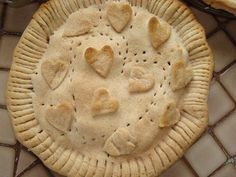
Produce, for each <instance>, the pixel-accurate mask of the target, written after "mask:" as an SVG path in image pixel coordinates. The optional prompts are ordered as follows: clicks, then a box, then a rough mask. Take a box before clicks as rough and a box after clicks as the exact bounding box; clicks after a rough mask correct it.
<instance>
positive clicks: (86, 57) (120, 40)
mask: <svg viewBox="0 0 236 177" xmlns="http://www.w3.org/2000/svg"><path fill="white" fill-rule="evenodd" d="M112 9H114V10H113V11H112ZM165 29H166V30H165ZM158 32H159V33H158ZM158 37H161V38H158ZM212 69H213V62H212V55H211V51H210V49H209V47H208V44H207V43H206V39H205V34H204V30H203V29H202V27H201V26H200V25H199V24H198V22H196V20H195V18H194V17H193V15H192V14H191V12H190V11H189V10H188V9H187V8H186V7H185V6H184V5H183V4H182V3H180V2H179V1H176V0H155V1H127V2H126V1H124V2H105V1H102V2H101V1H99V2H98V1H82V0H68V1H64V0H51V1H49V2H47V3H46V4H43V5H42V6H41V7H40V9H39V10H38V11H37V12H36V14H35V15H34V16H33V19H32V20H31V22H30V24H29V25H28V27H27V29H26V31H25V32H24V34H23V36H22V38H21V40H20V42H19V43H18V45H17V47H16V49H15V52H14V60H13V64H12V67H11V71H10V76H9V81H8V87H7V103H8V110H9V112H10V115H11V117H12V122H13V125H14V129H15V133H16V136H17V138H18V140H19V141H20V142H21V143H22V144H24V145H25V146H26V147H28V148H29V149H30V150H31V151H33V152H34V153H35V154H36V155H37V156H38V157H39V158H40V159H41V160H42V161H43V162H44V163H45V164H46V165H47V166H48V167H49V168H51V169H53V170H55V171H57V172H59V173H61V174H62V175H65V176H69V177H77V176H122V177H123V176H134V177H137V176H157V175H159V174H160V173H161V172H162V171H163V170H165V169H166V168H168V167H169V166H170V165H171V164H173V163H174V162H175V161H176V160H177V159H178V158H180V157H181V156H182V155H183V153H184V151H185V150H186V149H187V148H188V147H189V146H190V145H191V144H192V143H193V142H194V141H195V140H196V139H197V137H198V136H199V135H200V134H201V133H202V132H203V131H204V129H205V127H206V125H207V96H208V89H209V81H210V79H211V76H212Z"/></svg>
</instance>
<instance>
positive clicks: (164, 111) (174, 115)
mask: <svg viewBox="0 0 236 177" xmlns="http://www.w3.org/2000/svg"><path fill="white" fill-rule="evenodd" d="M179 119H180V112H179V109H177V108H176V104H175V102H174V101H166V102H164V104H163V105H162V107H161V116H160V119H159V127H161V128H164V127H170V126H172V125H174V124H176V123H177V122H178V121H179Z"/></svg>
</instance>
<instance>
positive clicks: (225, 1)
mask: <svg viewBox="0 0 236 177" xmlns="http://www.w3.org/2000/svg"><path fill="white" fill-rule="evenodd" d="M203 1H204V2H206V3H207V4H210V5H211V6H212V7H214V8H216V9H223V10H226V11H228V12H230V13H232V14H234V15H236V0H203Z"/></svg>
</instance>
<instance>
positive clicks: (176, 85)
mask: <svg viewBox="0 0 236 177" xmlns="http://www.w3.org/2000/svg"><path fill="white" fill-rule="evenodd" d="M192 77H193V72H192V69H191V68H190V67H188V66H186V63H185V61H184V60H177V61H176V62H175V63H174V64H173V66H172V68H171V89H172V90H173V91H176V90H178V89H181V88H184V87H186V86H187V85H188V83H189V82H190V81H191V80H192Z"/></svg>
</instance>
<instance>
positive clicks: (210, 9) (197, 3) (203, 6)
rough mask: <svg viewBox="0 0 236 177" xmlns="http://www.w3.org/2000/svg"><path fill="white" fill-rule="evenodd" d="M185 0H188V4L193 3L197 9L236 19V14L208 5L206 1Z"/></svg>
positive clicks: (186, 0)
mask: <svg viewBox="0 0 236 177" xmlns="http://www.w3.org/2000/svg"><path fill="white" fill-rule="evenodd" d="M184 1H185V2H187V4H191V5H192V6H194V7H196V8H197V9H199V10H201V11H204V12H206V13H210V14H213V15H216V16H219V17H224V18H229V19H236V16H235V15H233V14H231V13H229V12H226V11H224V10H220V9H215V8H213V7H211V6H209V5H207V4H206V3H204V2H203V1H201V0H184Z"/></svg>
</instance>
